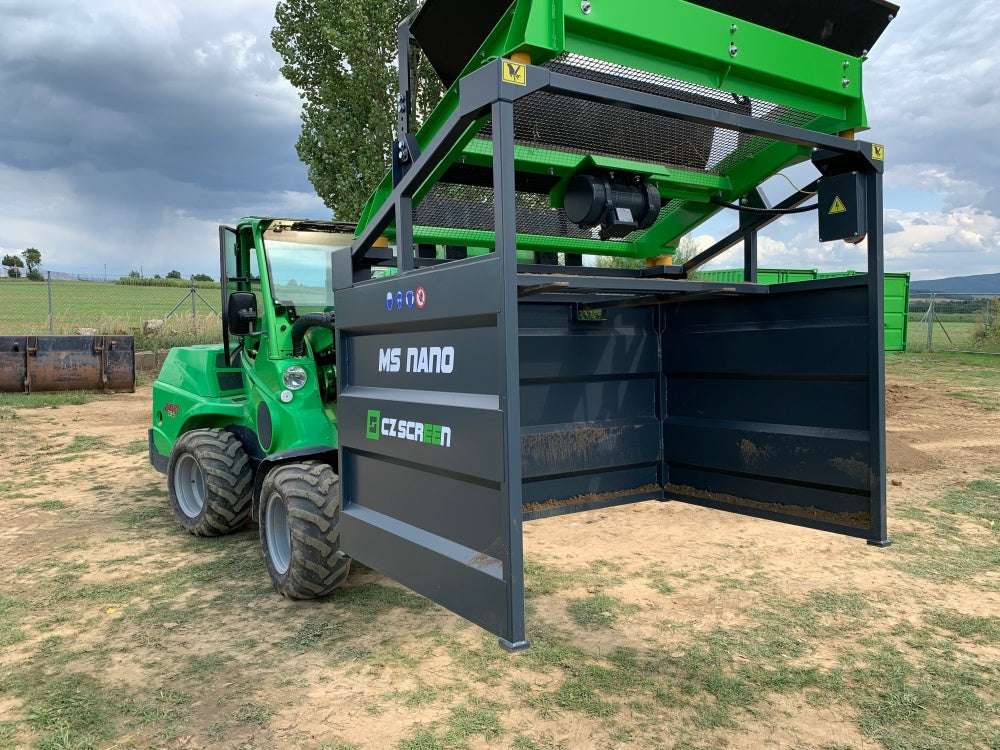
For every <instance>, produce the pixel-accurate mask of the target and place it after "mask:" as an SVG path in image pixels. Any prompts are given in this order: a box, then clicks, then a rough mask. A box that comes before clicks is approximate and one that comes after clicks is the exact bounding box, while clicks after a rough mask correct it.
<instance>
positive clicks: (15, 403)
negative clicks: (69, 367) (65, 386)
mask: <svg viewBox="0 0 1000 750" xmlns="http://www.w3.org/2000/svg"><path fill="white" fill-rule="evenodd" d="M95 398H100V396H95V395H94V394H91V393H84V392H83V391H65V392H58V393H0V408H2V409H5V410H8V409H45V408H53V409H54V408H56V407H59V406H81V405H82V404H86V403H89V402H90V401H93V400H94V399H95Z"/></svg>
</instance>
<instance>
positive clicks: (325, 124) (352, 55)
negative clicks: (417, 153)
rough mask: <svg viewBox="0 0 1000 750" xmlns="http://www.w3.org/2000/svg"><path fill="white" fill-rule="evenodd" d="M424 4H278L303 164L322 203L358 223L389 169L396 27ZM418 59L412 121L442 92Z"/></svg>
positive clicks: (361, 0)
mask: <svg viewBox="0 0 1000 750" xmlns="http://www.w3.org/2000/svg"><path fill="white" fill-rule="evenodd" d="M418 5H419V0H280V1H279V2H278V6H277V8H276V10H275V14H274V16H275V20H276V21H277V25H276V26H275V27H274V29H273V31H272V32H271V41H272V42H273V44H274V48H275V50H277V52H278V54H280V55H281V57H282V59H283V60H284V61H285V65H284V66H283V67H282V69H281V72H282V74H283V75H284V76H285V78H287V79H288V80H289V81H290V82H291V84H292V85H293V86H295V87H296V88H297V89H298V90H299V95H300V96H301V98H302V134H301V135H300V137H299V140H298V142H297V143H296V151H297V152H298V155H299V158H300V159H301V160H302V161H303V162H305V164H306V165H307V166H308V167H309V180H310V181H311V182H312V184H313V186H314V187H315V188H316V192H317V193H318V194H319V196H320V197H321V198H322V199H323V202H324V203H326V205H327V206H329V207H330V209H331V210H332V211H333V214H334V216H335V217H336V218H338V219H340V220H342V221H354V220H356V219H357V217H358V216H359V214H360V213H361V209H362V208H363V207H364V204H365V201H366V200H367V198H368V196H369V194H370V193H371V191H372V190H373V189H374V188H375V186H376V185H377V184H378V183H379V181H381V179H382V178H383V177H384V176H385V174H386V172H387V171H388V169H389V166H390V164H391V152H390V145H391V143H392V142H393V140H394V139H395V135H396V110H395V104H396V95H397V93H398V91H399V79H398V73H397V70H398V68H397V67H396V49H397V45H396V27H397V26H398V25H399V23H400V21H401V20H402V19H403V18H405V17H406V16H407V15H409V14H410V13H412V12H413V11H414V9H415V8H416V7H417V6H418ZM421 57H422V56H420V55H419V54H418V53H415V54H414V55H413V57H411V65H413V66H414V69H415V70H417V71H418V80H419V81H420V85H419V86H418V95H417V101H416V103H415V104H416V106H415V110H416V111H415V112H414V119H415V124H414V127H416V122H419V120H420V119H422V118H423V117H424V116H426V114H427V113H429V112H430V110H431V109H432V108H433V106H434V104H436V103H437V100H438V99H439V98H440V95H441V89H440V84H439V83H438V81H437V78H436V76H435V75H434V73H433V71H432V70H431V68H430V65H429V64H428V63H427V62H426V60H423V59H421Z"/></svg>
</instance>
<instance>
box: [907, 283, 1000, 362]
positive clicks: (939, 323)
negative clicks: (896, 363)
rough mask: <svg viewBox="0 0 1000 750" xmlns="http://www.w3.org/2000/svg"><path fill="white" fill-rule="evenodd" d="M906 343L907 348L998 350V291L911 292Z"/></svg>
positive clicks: (999, 330) (999, 310)
mask: <svg viewBox="0 0 1000 750" xmlns="http://www.w3.org/2000/svg"><path fill="white" fill-rule="evenodd" d="M907 344H908V349H909V351H927V352H935V351H937V352H945V351H951V352H982V353H990V354H1000V291H998V292H997V293H995V294H990V293H984V294H954V293H952V292H914V293H912V294H911V295H910V305H909V333H908V336H907Z"/></svg>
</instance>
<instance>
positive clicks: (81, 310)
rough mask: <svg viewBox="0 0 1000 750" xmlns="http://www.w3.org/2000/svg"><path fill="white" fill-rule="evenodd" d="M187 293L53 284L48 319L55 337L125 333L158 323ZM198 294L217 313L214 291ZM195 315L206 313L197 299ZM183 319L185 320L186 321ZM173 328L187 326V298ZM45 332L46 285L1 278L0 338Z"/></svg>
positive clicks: (171, 289) (175, 289) (82, 283)
mask: <svg viewBox="0 0 1000 750" xmlns="http://www.w3.org/2000/svg"><path fill="white" fill-rule="evenodd" d="M187 291H188V290H187V289H184V288H178V287H142V286H123V285H117V284H103V283H99V282H93V281H53V282H52V314H53V315H52V317H53V332H54V333H74V332H75V331H76V329H78V328H96V329H98V331H99V332H100V333H126V332H131V329H134V328H141V327H142V324H143V322H144V321H146V320H154V319H155V320H162V319H163V318H164V316H166V314H167V313H169V312H170V311H171V310H172V309H173V308H174V306H175V305H177V303H178V302H180V301H181V300H182V299H184V295H185V294H187ZM198 291H199V293H200V294H201V295H202V296H203V297H204V298H205V299H207V300H208V301H209V302H210V303H211V304H212V307H214V308H215V309H216V310H218V309H219V305H220V300H219V299H218V298H219V292H218V291H217V290H212V289H200V290H198ZM195 309H196V310H197V313H198V315H199V316H202V315H211V314H212V311H211V309H210V308H209V307H208V306H207V305H206V304H205V303H204V302H202V301H201V300H200V299H197V298H196V305H195ZM185 319H186V320H185ZM171 321H172V322H173V323H174V325H175V326H181V327H183V326H184V325H187V326H188V328H189V327H190V322H191V300H190V299H188V300H186V301H185V302H184V304H183V305H181V307H180V309H178V310H177V312H175V313H174V315H173V317H172V318H171ZM48 332H49V297H48V284H46V283H43V282H29V281H24V280H16V281H15V280H0V334H2V335H19V334H45V333H48Z"/></svg>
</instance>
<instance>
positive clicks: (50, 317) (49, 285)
mask: <svg viewBox="0 0 1000 750" xmlns="http://www.w3.org/2000/svg"><path fill="white" fill-rule="evenodd" d="M45 275H46V276H47V277H48V278H47V281H46V284H45V285H46V286H47V287H48V288H49V333H52V271H46V272H45Z"/></svg>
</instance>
